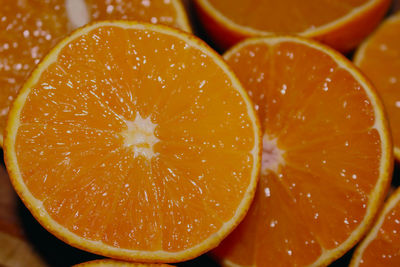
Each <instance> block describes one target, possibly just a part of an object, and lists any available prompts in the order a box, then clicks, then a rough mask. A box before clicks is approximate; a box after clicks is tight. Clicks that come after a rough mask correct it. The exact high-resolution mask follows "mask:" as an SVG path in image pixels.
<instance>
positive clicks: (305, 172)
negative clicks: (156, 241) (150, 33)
mask: <svg viewBox="0 0 400 267" xmlns="http://www.w3.org/2000/svg"><path fill="white" fill-rule="evenodd" d="M224 58H225V59H226V60H227V62H228V64H229V65H230V66H231V67H232V68H233V70H234V72H235V73H236V74H237V75H238V78H239V80H240V81H241V82H242V84H243V85H244V86H245V88H247V90H248V93H249V95H250V97H251V98H252V100H253V102H254V105H255V109H256V110H257V112H258V115H259V118H260V124H261V129H262V135H263V145H262V163H261V173H260V181H259V184H258V189H257V192H256V196H255V200H254V202H253V204H252V206H251V208H250V210H249V212H248V214H247V216H246V217H245V219H244V220H243V222H242V223H241V224H240V225H239V226H238V228H236V229H235V230H234V231H233V233H232V234H231V235H229V236H228V237H227V238H226V239H225V240H224V241H223V242H222V243H221V245H220V246H219V247H218V248H217V249H216V250H215V254H216V256H217V257H218V258H220V259H221V261H223V263H224V264H225V265H227V266H236V265H238V266H305V265H312V266H320V265H327V264H329V263H330V262H332V261H333V260H334V259H336V258H339V257H340V256H341V255H343V254H344V253H345V252H346V251H347V250H349V249H350V248H351V247H352V246H353V245H354V244H355V243H356V242H357V241H358V240H359V239H360V238H361V236H362V235H363V234H364V232H365V231H366V230H367V229H368V227H369V225H370V223H371V219H372V218H373V217H374V215H375V213H376V211H377V209H378V207H379V206H380V205H381V203H382V201H383V199H384V196H385V194H386V192H387V188H388V186H389V183H390V180H391V173H392V165H393V158H392V157H393V156H392V147H391V139H390V134H389V130H388V126H387V120H386V117H385V114H384V111H383V108H382V105H381V102H380V101H379V99H378V97H377V95H376V93H375V91H374V89H373V88H372V86H371V85H370V84H369V83H368V81H367V80H366V79H365V78H364V77H363V76H362V75H361V74H360V73H359V72H358V71H357V70H356V69H355V67H354V66H353V65H352V64H351V63H350V62H348V60H347V59H346V58H344V57H343V56H342V55H340V54H339V53H337V52H335V51H334V50H332V49H330V48H328V47H326V46H323V45H320V44H317V43H315V42H313V41H308V40H303V39H300V38H296V37H266V38H254V39H249V40H247V41H244V42H242V43H240V44H238V45H237V46H235V47H234V48H232V49H231V50H229V51H228V52H227V53H226V54H225V55H224Z"/></svg>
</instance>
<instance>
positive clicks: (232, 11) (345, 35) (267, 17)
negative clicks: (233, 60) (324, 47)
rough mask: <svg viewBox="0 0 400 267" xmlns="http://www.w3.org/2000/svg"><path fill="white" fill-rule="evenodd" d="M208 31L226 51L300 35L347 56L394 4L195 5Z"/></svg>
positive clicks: (206, 1) (314, 0) (226, 1)
mask: <svg viewBox="0 0 400 267" xmlns="http://www.w3.org/2000/svg"><path fill="white" fill-rule="evenodd" d="M195 2H196V6H197V11H198V13H199V17H200V20H201V21H202V23H203V25H204V27H205V29H206V31H207V32H208V33H209V34H210V36H211V37H212V39H213V40H214V41H215V42H216V44H217V45H218V46H219V47H220V48H222V49H226V48H229V47H230V46H232V45H234V44H235V43H237V42H239V41H240V40H243V39H245V38H247V37H252V36H260V35H263V36H264V35H273V34H296V35H301V36H305V37H311V38H314V39H316V40H319V41H322V42H324V43H326V44H328V45H330V46H332V47H333V48H335V49H337V50H339V51H341V52H348V51H350V50H352V49H354V48H355V47H356V46H357V45H358V44H359V43H360V42H361V41H362V40H363V39H364V38H365V37H366V36H367V35H368V34H369V33H370V32H371V31H372V30H373V29H374V28H375V27H376V26H377V24H378V23H379V21H380V20H381V19H382V18H383V16H384V15H385V12H386V11H387V10H388V8H389V6H390V0H347V1H332V0H306V1H301V2H300V1H296V0H285V1H274V0H261V1H260V0H249V1H241V0H235V1H232V0H196V1H195Z"/></svg>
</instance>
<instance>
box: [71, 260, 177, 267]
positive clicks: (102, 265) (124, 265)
mask: <svg viewBox="0 0 400 267" xmlns="http://www.w3.org/2000/svg"><path fill="white" fill-rule="evenodd" d="M96 266H97V267H172V265H168V264H145V263H134V262H124V261H117V260H110V259H104V260H94V261H88V262H84V263H80V264H77V265H74V266H73V267H96Z"/></svg>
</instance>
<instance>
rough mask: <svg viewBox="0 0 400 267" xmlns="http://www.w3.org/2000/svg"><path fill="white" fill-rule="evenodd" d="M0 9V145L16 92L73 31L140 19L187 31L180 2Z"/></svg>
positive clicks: (9, 1)
mask: <svg viewBox="0 0 400 267" xmlns="http://www.w3.org/2000/svg"><path fill="white" fill-rule="evenodd" d="M1 4H2V5H1V9H0V75H1V79H0V87H1V88H2V94H1V95H0V145H2V143H3V131H4V128H5V123H6V118H7V115H8V111H9V108H10V105H11V103H12V101H13V100H14V98H15V96H16V94H17V92H18V90H19V89H20V88H21V86H22V85H23V83H24V82H25V80H26V79H27V78H28V75H29V74H30V73H31V72H32V70H33V69H34V67H35V66H36V65H37V63H38V62H39V61H40V60H41V59H42V58H43V56H44V55H45V54H46V53H47V52H49V50H50V49H51V47H53V46H54V45H55V44H56V43H57V42H58V41H60V40H61V38H63V37H65V36H66V35H67V34H68V33H69V32H70V31H71V30H72V29H74V28H75V27H78V26H82V25H84V24H86V23H87V22H89V21H91V20H99V19H130V20H138V19H140V20H144V21H147V22H157V23H164V24H167V25H170V26H175V27H178V28H181V29H183V30H186V31H190V26H189V24H188V20H187V17H186V13H185V11H184V9H183V7H182V4H181V2H180V1H179V0H167V1H165V0H152V1H141V0H132V1H125V2H121V1H116V0H114V1H113V0H111V1H110V0H107V1H106V0H87V3H86V2H85V1H84V0H51V1H43V0H29V1H27V0H24V1H15V0H4V1H2V2H1ZM106 4H107V5H106Z"/></svg>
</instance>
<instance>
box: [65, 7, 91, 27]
mask: <svg viewBox="0 0 400 267" xmlns="http://www.w3.org/2000/svg"><path fill="white" fill-rule="evenodd" d="M65 9H66V10H67V16H68V19H69V22H70V23H71V26H72V28H73V29H76V28H79V27H81V26H83V25H85V24H87V23H89V20H90V18H89V11H88V8H87V6H86V1H85V0H66V1H65Z"/></svg>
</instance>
